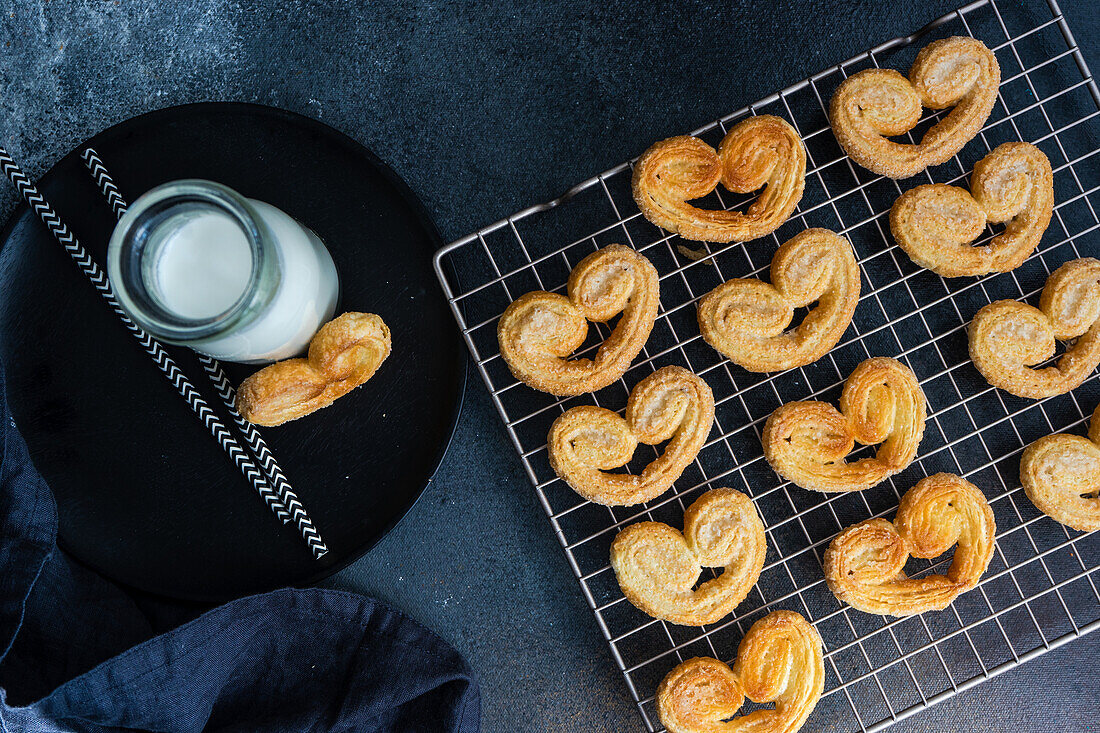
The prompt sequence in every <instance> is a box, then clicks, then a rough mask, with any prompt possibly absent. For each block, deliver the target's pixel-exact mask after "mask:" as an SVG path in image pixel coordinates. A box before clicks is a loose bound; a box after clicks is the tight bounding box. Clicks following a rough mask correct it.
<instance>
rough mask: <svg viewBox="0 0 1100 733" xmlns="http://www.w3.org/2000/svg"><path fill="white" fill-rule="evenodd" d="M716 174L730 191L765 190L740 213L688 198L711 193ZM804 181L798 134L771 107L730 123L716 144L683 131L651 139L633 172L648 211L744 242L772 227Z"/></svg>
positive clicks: (685, 228)
mask: <svg viewBox="0 0 1100 733" xmlns="http://www.w3.org/2000/svg"><path fill="white" fill-rule="evenodd" d="M719 182H721V183H722V185H724V186H725V187H726V188H727V189H729V190H730V191H733V192H735V193H752V192H753V191H756V190H757V189H759V188H761V187H763V188H764V190H763V191H762V192H761V193H760V196H759V197H758V198H757V199H756V201H754V202H753V203H752V205H750V206H749V209H748V211H747V212H745V213H741V212H740V211H712V210H709V209H700V208H698V207H695V206H692V205H691V204H689V203H688V201H691V200H692V199H698V198H702V197H703V196H706V195H707V194H709V193H710V192H711V191H713V190H714V189H715V188H716V187H717V186H718V183H719ZM805 184H806V149H805V147H804V146H803V145H802V139H801V138H799V137H798V132H796V131H795V129H794V128H793V127H791V126H790V124H788V123H787V122H786V121H785V120H782V119H780V118H779V117H773V116H772V115H760V116H758V117H749V118H748V119H746V120H744V121H742V122H739V123H737V124H736V125H734V126H733V128H732V129H730V131H729V132H728V133H727V134H726V136H725V138H723V140H722V143H721V145H719V146H718V151H717V152H715V150H714V148H712V147H711V146H709V145H707V144H706V143H705V142H703V141H702V140H700V139H699V138H696V137H690V136H687V135H680V136H678V137H670V138H668V139H667V140H662V141H661V142H659V143H655V144H654V145H652V146H650V148H649V149H648V150H646V151H645V153H643V154H642V157H641V158H639V159H638V162H637V163H636V164H635V166H634V177H633V179H632V180H631V186H632V188H633V191H634V200H635V201H636V202H637V204H638V208H639V209H641V211H642V215H643V216H645V218H646V219H648V220H649V221H651V222H653V223H654V224H656V225H657V226H659V227H661V228H663V229H667V230H668V231H670V232H674V233H676V234H679V235H680V236H681V237H683V238H685V239H694V240H698V241H703V242H732V241H735V240H736V241H742V242H743V241H747V240H750V239H756V238H757V237H763V236H764V235H766V234H771V233H772V232H774V231H775V230H776V229H778V228H779V226H780V225H781V224H782V223H783V222H785V221H786V220H787V218H788V217H789V216H790V215H791V212H793V211H794V208H795V206H797V205H798V201H799V199H801V198H802V189H803V187H804V186H805Z"/></svg>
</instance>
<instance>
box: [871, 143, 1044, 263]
mask: <svg viewBox="0 0 1100 733" xmlns="http://www.w3.org/2000/svg"><path fill="white" fill-rule="evenodd" d="M970 190H971V191H972V192H973V195H971V193H970V192H967V191H966V190H964V189H962V188H957V187H955V186H948V185H945V184H942V183H931V184H926V185H923V186H917V187H916V188H911V189H909V190H908V191H906V192H905V193H903V194H902V195H901V198H899V199H898V200H897V201H895V202H894V205H893V207H891V209H890V231H891V232H893V234H894V239H895V240H897V243H898V246H900V247H901V248H902V249H903V250H905V253H906V254H908V255H909V257H910V258H911V259H912V260H913V262H916V263H917V264H918V265H920V266H921V267H926V268H928V269H929V270H932V271H933V272H935V273H937V274H939V275H942V276H943V277H964V276H968V275H985V274H987V273H990V272H1008V271H1009V270H1014V269H1016V268H1017V267H1019V266H1020V265H1021V264H1022V263H1023V261H1024V260H1025V259H1027V257H1028V255H1030V254H1031V253H1032V252H1034V251H1035V248H1036V247H1037V246H1038V245H1039V240H1040V239H1042V238H1043V232H1045V231H1046V228H1047V225H1048V224H1050V215H1051V212H1053V211H1054V174H1053V173H1052V172H1051V169H1050V161H1049V160H1047V156H1046V155H1044V154H1043V151H1041V150H1039V148H1037V147H1035V146H1034V145H1031V144H1030V143H1005V144H1004V145H999V146H998V147H997V148H996V149H995V150H993V152H991V153H990V154H989V155H987V156H985V157H984V158H982V159H981V160H979V161H978V163H977V164H976V165H975V166H974V174H973V175H972V176H971V177H970ZM986 222H993V223H1002V222H1008V224H1007V226H1006V227H1005V230H1004V232H1002V233H1001V234H998V235H997V236H995V237H993V240H992V241H991V242H989V243H988V244H984V245H982V246H980V247H974V246H972V245H971V242H973V241H974V240H975V239H977V238H978V237H979V236H981V234H982V232H983V231H984V230H985V225H986Z"/></svg>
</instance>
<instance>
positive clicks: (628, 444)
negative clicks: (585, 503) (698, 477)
mask: <svg viewBox="0 0 1100 733" xmlns="http://www.w3.org/2000/svg"><path fill="white" fill-rule="evenodd" d="M713 422H714V394H713V393H712V392H711V391H710V387H709V386H707V383H706V382H704V381H703V380H702V379H700V378H699V377H697V376H696V375H694V374H692V373H691V372H689V371H688V370H687V369H683V368H681V367H677V366H667V367H664V368H662V369H658V370H657V371H655V372H654V373H653V374H650V375H649V376H648V377H646V378H645V379H643V380H642V381H640V382H638V384H637V385H635V387H634V389H633V390H632V391H631V393H630V398H629V399H628V400H627V403H626V419H625V420H624V419H623V418H622V417H619V415H618V414H617V413H614V412H612V411H611V410H606V409H604V408H602V407H596V406H594V405H582V406H580V407H573V408H570V409H568V410H566V411H565V412H564V413H562V414H561V415H560V416H559V417H558V419H557V420H555V421H554V424H553V425H551V426H550V435H549V436H548V437H547V451H548V453H549V458H550V465H551V467H553V469H554V471H555V472H556V473H557V474H558V476H560V477H561V478H562V479H563V480H564V481H565V482H566V483H567V484H569V485H570V486H571V487H572V488H573V490H574V491H576V492H577V493H578V494H580V495H581V496H583V497H584V498H586V499H588V500H589V501H594V502H596V503H597V504H607V505H609V506H629V505H631V504H640V503H641V502H644V501H649V500H650V499H653V498H654V497H657V496H660V495H661V494H663V493H664V492H665V491H667V490H668V488H669V487H670V486H672V482H673V481H675V480H676V479H678V478H679V477H680V474H681V473H683V471H684V469H685V468H686V467H687V465H688V464H689V463H691V462H692V461H693V460H695V456H696V455H698V453H699V450H700V449H701V448H702V447H703V443H704V442H706V439H707V434H708V433H710V427H711V424H712V423H713ZM666 440H668V441H669V443H668V445H667V446H665V450H664V453H662V454H661V455H660V456H658V457H657V458H656V459H655V460H654V461H653V462H652V463H650V464H649V465H648V466H646V467H645V469H643V470H642V472H641V473H639V474H627V473H606V471H609V470H610V469H613V468H619V467H620V466H625V465H626V464H627V462H629V461H630V458H631V456H633V455H634V449H635V448H637V447H638V443H645V444H647V445H657V444H658V443H661V442H663V441H666Z"/></svg>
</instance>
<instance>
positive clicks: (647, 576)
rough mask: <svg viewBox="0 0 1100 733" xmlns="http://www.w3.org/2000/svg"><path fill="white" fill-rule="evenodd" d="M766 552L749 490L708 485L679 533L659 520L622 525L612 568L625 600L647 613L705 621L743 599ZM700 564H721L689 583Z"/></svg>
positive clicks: (757, 576) (682, 620) (668, 618)
mask: <svg viewBox="0 0 1100 733" xmlns="http://www.w3.org/2000/svg"><path fill="white" fill-rule="evenodd" d="M767 552H768V548H767V544H766V542H765V540H764V523H763V522H761V521H760V517H759V516H758V515H757V513H756V508H755V507H754V506H753V504H752V501H751V500H750V499H749V497H747V496H745V495H744V494H742V493H741V492H740V491H734V490H733V489H712V490H710V491H708V492H706V493H705V494H703V495H702V496H700V497H699V498H698V499H696V500H695V501H694V502H693V503H692V505H691V506H689V507H688V508H687V511H685V512H684V532H683V534H681V533H680V532H678V531H676V530H675V529H673V528H672V527H670V526H668V525H667V524H664V523H662V522H638V523H637V524H632V525H630V526H629V527H627V528H626V529H624V530H623V531H621V532H619V534H618V536H616V537H615V541H614V542H612V543H611V567H612V568H613V569H614V570H615V578H616V579H617V580H618V581H619V587H620V588H622V589H623V594H624V595H625V596H626V597H627V600H629V601H630V602H631V603H633V604H634V605H635V606H637V607H638V608H640V609H641V610H643V611H645V612H646V613H648V614H649V615H650V616H653V617H654V618H659V619H664V620H665V621H671V622H672V623H674V624H684V625H686V626H702V625H703V624H710V623H714V622H715V621H717V620H718V619H720V618H722V617H723V616H725V615H726V614H729V613H732V612H733V609H735V608H737V604H739V603H741V601H743V600H745V596H747V595H748V594H749V591H750V590H752V587H753V586H754V585H756V581H757V580H759V579H760V571H761V570H763V568H764V556H765V555H766V554H767ZM704 567H708V568H725V570H724V571H723V572H722V574H721V575H719V576H718V577H717V578H714V579H712V580H707V581H705V582H704V583H702V584H701V585H699V587H698V588H695V589H694V590H692V589H693V588H694V587H695V583H696V582H697V581H698V580H699V575H700V573H702V571H703V568H704Z"/></svg>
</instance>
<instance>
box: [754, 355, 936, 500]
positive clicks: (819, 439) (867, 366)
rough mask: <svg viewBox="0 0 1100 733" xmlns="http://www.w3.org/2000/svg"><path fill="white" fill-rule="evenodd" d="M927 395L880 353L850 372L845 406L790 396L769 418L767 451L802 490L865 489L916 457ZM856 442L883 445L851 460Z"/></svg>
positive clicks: (770, 459)
mask: <svg viewBox="0 0 1100 733" xmlns="http://www.w3.org/2000/svg"><path fill="white" fill-rule="evenodd" d="M924 418H925V400H924V392H923V391H921V388H920V384H918V383H917V377H916V375H915V374H913V372H912V371H911V370H910V369H909V367H907V366H905V365H904V364H902V363H901V362H899V361H897V360H895V359H888V358H886V357H883V356H878V357H875V358H873V359H868V360H867V361H865V362H863V363H862V364H860V365H859V366H857V367H856V368H855V370H854V371H853V372H852V373H851V375H849V377H848V379H847V381H845V383H844V390H843V392H841V395H840V411H839V412H838V411H837V410H836V408H835V407H833V406H832V405H830V404H828V403H827V402H817V401H812V402H788V403H787V404H785V405H782V406H780V407H779V409H777V410H776V411H775V412H773V413H772V414H771V415H769V416H768V420H767V422H766V423H764V433H763V435H762V440H763V443H764V457H765V458H767V459H768V463H770V464H771V467H772V468H774V469H775V470H776V471H777V472H778V473H779V474H780V475H781V476H783V477H784V478H786V479H788V480H790V481H793V482H794V483H796V484H798V485H799V486H801V487H802V488H804V489H813V490H815V491H827V492H832V491H860V490H862V489H869V488H871V487H872V486H874V485H875V484H877V483H879V482H880V481H883V480H885V479H886V478H888V477H889V476H892V475H894V474H895V473H897V472H898V471H901V470H903V469H904V468H905V467H906V466H908V465H909V464H910V463H912V462H913V459H914V458H916V455H917V446H918V445H920V441H921V437H923V435H924ZM856 443H860V444H862V445H873V444H875V443H881V444H882V445H880V446H879V448H878V452H877V453H876V454H875V457H874V458H861V459H859V460H858V461H855V462H852V463H849V462H848V461H846V460H845V456H847V455H848V454H849V453H850V452H851V451H852V448H853V447H854V446H855V444H856Z"/></svg>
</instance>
